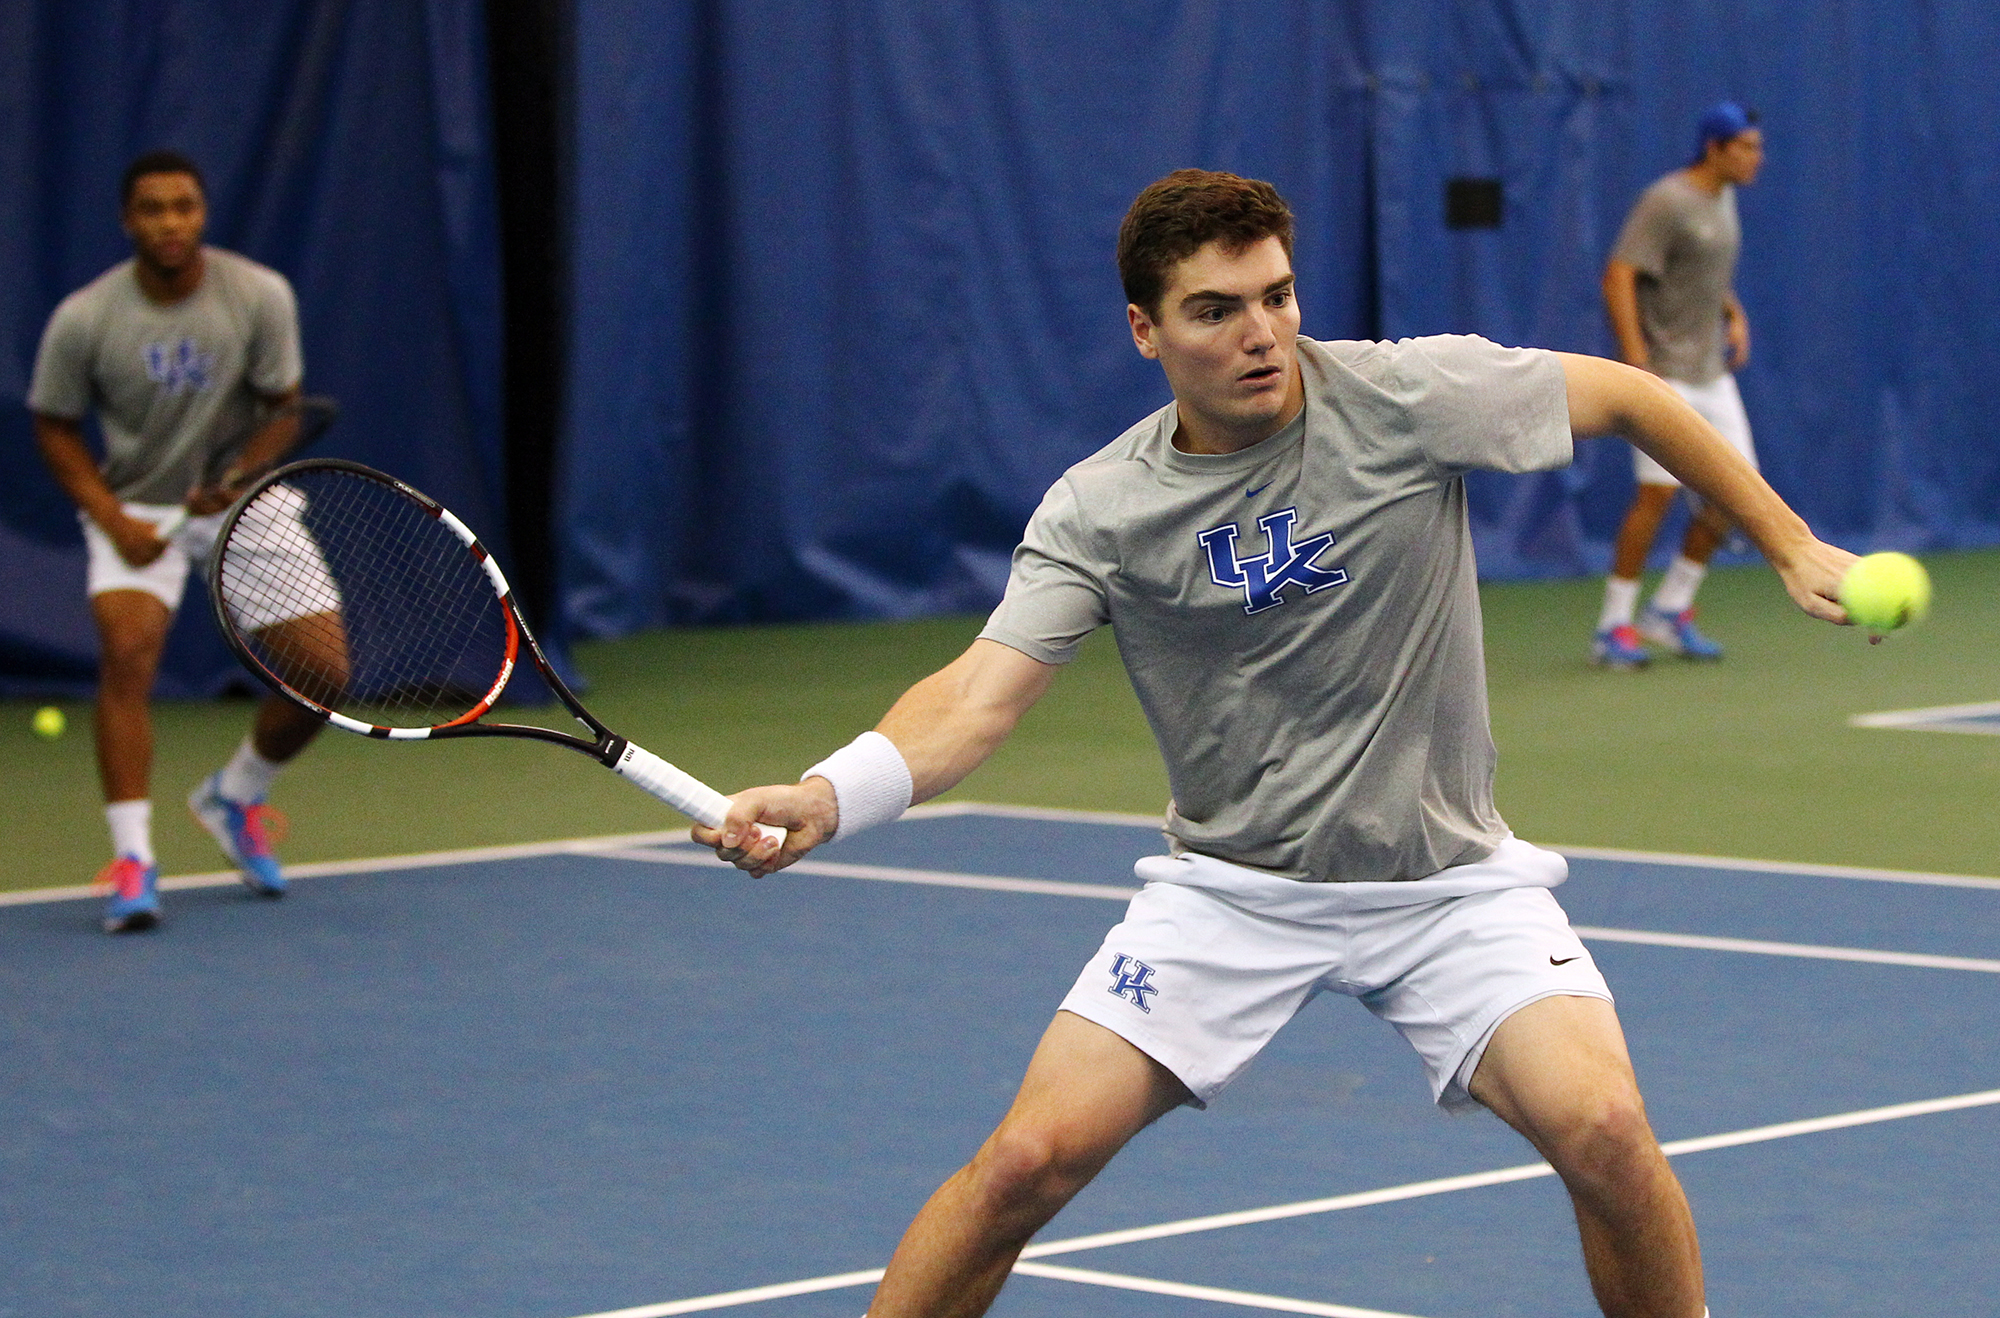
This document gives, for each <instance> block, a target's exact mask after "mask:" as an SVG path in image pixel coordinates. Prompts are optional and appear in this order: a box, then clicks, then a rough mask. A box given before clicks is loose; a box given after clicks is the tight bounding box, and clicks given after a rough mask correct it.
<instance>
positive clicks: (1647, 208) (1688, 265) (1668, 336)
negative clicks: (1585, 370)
mask: <svg viewBox="0 0 2000 1318" xmlns="http://www.w3.org/2000/svg"><path fill="white" fill-rule="evenodd" d="M1742 246H1743V226H1742V225H1741V224H1740V223H1739V222H1738V221H1737V218H1736V189H1735V188H1734V187H1732V186H1730V185H1729V184H1726V183H1725V184H1723V186H1722V192H1721V193H1720V194H1719V195H1717V196H1713V197H1711V196H1709V195H1708V193H1706V192H1704V191H1702V190H1701V189H1700V188H1698V187H1696V186H1695V185H1694V184H1692V183H1690V182H1688V180H1687V178H1686V176H1685V175H1683V174H1682V173H1681V172H1680V171H1679V170H1675V171H1674V172H1673V173H1671V174H1669V175H1667V176H1666V177H1665V178H1662V179H1659V180H1658V181H1656V182H1655V183H1654V184H1653V185H1652V186H1651V187H1649V188H1647V189H1646V190H1645V192H1643V193H1641V194H1640V196H1639V201H1638V204H1637V205H1635V206H1633V207H1632V213H1631V214H1630V215H1628V216H1627V217H1626V218H1625V228H1624V229H1623V230H1622V231H1621V232H1620V233H1619V235H1618V245H1617V247H1615V248H1614V249H1613V250H1612V253H1611V255H1612V257H1613V259H1615V260H1619V261H1623V262H1625V263H1626V264H1628V265H1631V266H1633V267H1634V268H1636V269H1637V270H1638V271H1639V287H1638V293H1639V327H1640V329H1641V331H1642V332H1643V333H1644V334H1645V336H1646V349H1647V351H1648V353H1649V354H1650V355H1651V359H1652V360H1651V365H1652V368H1653V370H1654V371H1655V372H1656V373H1658V374H1660V375H1664V376H1666V377H1668V378H1669V379H1674V380H1684V381H1686V382H1687V383H1689V384H1707V383H1708V382H1709V381H1710V380H1713V379H1716V378H1718V377H1719V376H1721V375H1723V374H1725V373H1726V372H1727V370H1728V367H1726V366H1725V365H1724V364H1723V356H1722V347H1723V333H1722V329H1723V326H1722V308H1723V305H1724V304H1725V303H1726V302H1727V301H1728V299H1729V296H1730V293H1731V291H1732V289H1733V287H1734V284H1735V279H1736V255H1737V252H1738V251H1739V250H1740V249H1741V248H1742Z"/></svg>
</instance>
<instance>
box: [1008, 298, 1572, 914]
mask: <svg viewBox="0 0 2000 1318" xmlns="http://www.w3.org/2000/svg"><path fill="white" fill-rule="evenodd" d="M1299 362H1300V367H1301V370H1302V371H1303V372H1304V376H1305V396H1306V400H1305V411H1304V412H1303V414H1302V415H1301V416H1300V417H1299V419H1298V420H1297V421H1295V422H1294V423H1293V424H1292V425H1290V426H1288V427H1287V428H1286V429H1285V430H1283V431H1281V432H1279V433H1278V434H1276V435H1273V436H1271V437H1270V438H1269V439H1266V440H1264V441H1262V442H1261V443H1258V444H1256V445H1253V446H1252V447H1250V448H1248V449H1244V450H1242V451H1241V452H1238V453H1231V454H1226V455H1220V456H1217V455H1200V454H1192V453H1183V452H1181V451H1180V450H1178V449H1176V448H1175V447H1174V446H1173V443H1172V436H1173V433H1174V430H1175V429H1176V426H1177V413H1176V411H1175V409H1174V406H1173V405H1172V404H1169V405H1168V406H1166V407H1165V408H1163V409H1161V410H1160V411H1159V412H1157V413H1155V414H1154V415H1152V416H1150V417H1148V418H1147V419H1146V420H1144V421H1142V422H1140V423H1139V424H1138V425H1136V426H1134V427H1133V428H1132V429H1130V430H1128V431H1126V432H1125V434H1123V435H1122V436H1120V437H1119V438H1118V440H1117V441H1116V442H1114V443H1113V444H1111V445H1110V446H1108V447H1107V448H1105V449H1103V450H1101V451H1099V452H1098V453H1096V454H1095V455H1093V456H1091V457H1090V458H1087V459H1086V460H1084V461H1083V462H1080V463H1078V464H1077V465H1076V466H1074V467H1072V468H1070V469H1069V471H1068V472H1067V473H1065V474H1064V476H1063V477H1062V479H1061V480H1059V481H1057V482H1056V484H1055V485H1054V486H1053V487H1052V488H1051V489H1050V490H1049V492H1048V494H1047V496H1046V497H1045V498H1044V499H1043V500H1042V505H1041V507H1040V508H1039V509H1038V510H1037V511H1036V513H1035V515H1034V517H1033V519H1032V520H1031V521H1030V522H1029V524H1028V530H1027V535H1026V537H1025V538H1024V539H1023V541H1022V543H1021V546H1020V548H1019V549H1017V550H1016V551H1015V553H1014V564H1013V574H1012V577H1011V579H1010V580H1009V582H1008V585H1007V594H1006V597H1005V598H1004V599H1003V600H1002V601H1001V603H1000V606H999V608H997V609H996V610H994V612H993V616H992V617H991V619H989V620H988V622H987V624H986V629H985V630H984V631H983V632H982V633H981V635H982V636H983V637H986V638H987V639H990V640H995V641H999V642H1000V643H1002V644H1004V645H1008V646H1011V647H1012V648H1014V649H1016V650H1019V651H1021V652H1022V653H1023V654H1026V655H1028V656H1030V657H1031V658H1034V659H1038V660H1041V661H1042V662H1044V663H1052V664H1058V663H1065V662H1067V661H1068V660H1069V659H1071V658H1072V657H1073V656H1074V655H1075V653H1076V648H1077V646H1078V644H1079V643H1081V642H1082V640H1083V638H1084V637H1085V636H1086V635H1088V634H1089V633H1090V632H1091V631H1092V630H1093V629H1095V628H1097V627H1099V626H1102V625H1104V624H1106V623H1109V624H1110V625H1111V627H1112V628H1113V631H1114V634H1115V635H1116V637H1117V640H1118V649H1119V652H1120V654H1121V655H1122V656H1123V657H1124V660H1125V667H1126V670H1127V671H1128V672H1129V673H1130V675H1131V678H1132V685H1133V686H1134V688H1135V689H1136V690H1137V691H1138V694H1139V701H1140V704H1141V705H1142V706H1143V707H1144V708H1145V711H1146V717H1147V719H1148V720H1149V721H1150V722H1151V724H1152V728H1153V733H1154V736H1155V737H1157V738H1158V740H1159V743H1160V750H1161V752H1162V754H1163V755H1164V757H1165V759H1166V764H1167V777H1168V780H1169V782H1170V784H1171V786H1172V789H1173V802H1172V804H1171V806H1170V807H1169V809H1168V814H1167V823H1166V829H1167V834H1168V837H1169V839H1170V840H1171V841H1172V842H1173V843H1174V844H1175V845H1176V846H1177V847H1179V848H1183V849H1185V850H1188V851H1194V852H1199V853H1202V854H1204V855H1209V856H1215V857H1218V858H1219V859H1222V860H1227V861H1232V862H1234V863H1237V864H1240V865H1249V866H1254V867H1257V868H1259V869H1265V870H1270V871H1272V872H1275V873H1277V874H1281V875H1284V876H1287V877H1290V878H1296V879H1303V880H1308V881H1315V882H1327V881H1335V882H1339V881H1350V882H1351V881H1382V880H1398V879H1420V878H1423V877H1425V876H1427V875H1430V874H1434V873H1436V872H1437V871H1438V870H1441V869H1444V868H1446V867H1447V866H1450V865H1458V864H1465V863H1469V862H1472V861H1476V860H1482V859H1484V858H1485V857H1486V856H1487V855H1488V854H1489V853H1490V852H1491V851H1492V850H1493V848H1494V847H1495V846H1497V845H1498V844H1499V843H1500V842H1501V841H1502V840H1503V839H1504V838H1506V836H1507V826H1506V825H1505V824H1504V823H1503V822H1502V821H1501V819H1500V816H1499V814H1498V812H1497V811H1495V809H1494V808H1493V766H1494V759H1495V754H1494V749H1493V738H1492V734H1491V732H1490V730H1489V728H1488V724H1487V710H1486V664H1485V656H1484V654H1483V652H1482V649H1481V639H1480V622H1479V595H1478V589H1477V580H1476V576H1475V569H1474V564H1473V559H1472V538H1471V534H1470V532H1469V531H1468V529H1467V525H1466V510H1465V482H1464V480H1463V475H1464V473H1465V472H1466V471H1468V470H1471V469H1473V468H1489V469H1494V470H1499V471H1540V470H1546V469H1550V468H1555V467H1561V466H1564V465H1566V464H1568V463H1569V461H1570V460H1571V457H1572V443H1571V438H1570V431H1569V403H1568V392H1567V388H1566V385H1565V382H1564V378H1563V371H1562V365H1561V363H1560V362H1558V361H1557V360H1556V358H1555V356H1554V354H1552V353H1548V352H1543V351H1534V350H1525V349H1515V348H1502V347H1499V346H1497V345H1495V344H1492V343H1489V342H1487V341H1486V340H1484V339H1480V338H1473V337H1464V336H1455V335H1446V336H1439V337H1436V338H1423V339H1405V340H1402V341H1401V342H1398V343H1346V342H1341V343H1319V342H1315V341H1313V340H1311V339H1300V340H1299Z"/></svg>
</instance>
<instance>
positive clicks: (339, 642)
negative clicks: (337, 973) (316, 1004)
mask: <svg viewBox="0 0 2000 1318" xmlns="http://www.w3.org/2000/svg"><path fill="white" fill-rule="evenodd" d="M257 641H258V643H259V646H260V647H261V648H262V649H263V650H264V652H265V653H266V654H268V655H269V656H270V657H271V660H272V662H273V664H274V666H276V667H277V668H278V669H279V673H280V676H282V677H283V678H284V679H285V680H286V681H288V682H290V683H291V684H292V685H293V686H294V687H295V688H297V689H299V690H301V691H304V692H305V693H306V694H308V695H311V696H314V697H316V698H320V699H323V700H327V701H332V700H334V698H335V696H336V694H337V693H338V692H339V691H340V690H341V689H342V688H343V687H344V686H345V685H346V683H347V672H348V663H347V638H346V633H345V631H344V630H343V628H342V624H341V619H340V615H339V614H337V613H324V614H309V615H307V616H304V617H300V618H292V619H288V620H286V621H284V622H280V623H274V624H272V625H271V626H269V627H266V628H264V629H263V630H262V631H260V632H259V633H258V634H257ZM324 726H325V722H324V720H322V719H321V718H320V717H319V716H318V715H317V714H314V713H312V712H310V711H308V710H306V709H304V708H301V707H300V706H298V705H296V704H294V703H292V701H290V700H288V699H286V698H285V697H283V696H280V695H278V694H276V693H275V692H274V693H272V694H271V695H267V696H265V697H264V699H263V701H262V703H260V704H259V705H258V707H257V715H256V718H255V719H254V720H253V722H252V724H251V728H250V735H249V736H248V737H246V738H244V740H243V743H242V744H241V745H239V746H238V747H237V748H236V753H235V754H234V755H233V756H231V757H230V760H229V763H228V764H226V765H224V766H223V767H222V768H221V769H220V770H219V771H218V772H216V773H214V774H211V775H210V776H209V777H207V778H205V779H203V780H202V781H201V782H200V783H199V784H197V785H196V787H195V789H194V791H193V792H192V793H191V794H190V795H189V796H188V809H189V810H190V811H191V812H192V813H193V814H194V817H195V820H196V822H198V823H199V824H200V825H201V826H202V827H203V828H205V829H207V830H208V832H209V834H210V835H211V836H212V837H214V838H215V840H216V843H217V845H219V846H220V847H221V848H222V852H223V854H224V855H225V856H227V857H228V858H229V860H230V863H232V864H234V865H235V866H236V867H237V868H238V869H239V870H241V871H242V873H243V881H244V883H245V884H247V885H248V886H249V887H250V888H251V890H253V891H255V892H257V893H260V894H262V895H264V896H266V897H277V896H280V895H282V894H283V893H284V891H285V878H284V870H283V868H282V867H281V866H280V865H279V864H278V857H277V854H276V853H275V851H274V850H273V847H274V846H275V845H276V843H277V841H278V838H277V837H276V836H274V832H275V831H279V830H276V829H274V818H273V815H272V812H271V811H270V810H269V808H268V807H267V806H266V805H265V804H264V800H265V798H266V797H267V796H268V795H269V794H270V791H271V785H272V783H273V782H275V781H276V779H277V776H278V771H279V770H280V769H282V768H283V767H284V766H285V765H286V763H288V762H289V761H290V760H291V759H292V758H293V757H294V756H296V755H297V754H298V753H299V752H300V751H302V750H304V749H305V748H306V747H307V746H308V745H310V744H311V742H312V740H313V738H314V737H317V736H318V735H319V731H320V729H321V728H322V727H324Z"/></svg>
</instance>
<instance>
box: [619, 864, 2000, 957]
mask: <svg viewBox="0 0 2000 1318" xmlns="http://www.w3.org/2000/svg"><path fill="white" fill-rule="evenodd" d="M590 854H591V855H593V856H599V857H602V858H604V859H606V860H638V861H645V862H647V863H649V864H654V865H692V866H696V867H699V868H704V869H733V868H734V866H732V865H730V864H729V862H727V861H724V860H718V859H717V858H716V856H715V853H714V852H712V851H708V850H706V849H704V848H701V847H696V846H668V847H652V848H636V847H619V848H611V849H606V850H603V851H593V852H591V853H590ZM786 872H787V873H797V874H816V875H821V876H824V877H826V878H835V879H866V880H869V881H871V882H875V883H915V884H921V885H925V886H928V887H937V888H974V889H979V890H982V891H986V892H1031V893H1042V894H1045V895H1048V896H1052V897H1093V898H1099V899H1103V900H1108V901H1119V902H1123V901H1130V900H1131V899H1132V894H1133V893H1135V892H1137V891H1139V890H1138V889H1137V888H1125V887H1119V886H1117V885H1114V884H1109V883H1063V882H1060V881H1058V880H1055V879H1017V878H1008V877H1006V876H1003V875H998V874H958V873H954V872H952V871H950V870H920V869H904V868H902V867H900V866H896V865H851V864H848V863H846V862H844V861H833V860H815V859H812V858H811V857H808V858H807V859H805V860H802V861H799V862H797V863H796V864H794V865H792V866H790V867H789V868H788V869H787V870H786ZM1571 927H1572V928H1574V929H1575V930H1576V933H1577V936H1578V937H1580V938H1589V939H1595V940H1597V941H1599V942H1606V943H1643V944H1647V945H1650V946H1653V947H1685V948H1693V949H1698V950H1700V951H1704V952H1744V953H1750V954H1752V955H1756V956H1792V957H1805V958H1808V959H1811V960H1818V961H1849V962H1859V963H1863V964H1869V965H1878V966H1916V967H1919V968H1921V969H1925V970H1971V971H1978V972H1981V973H1984V974H1989V975H2000V961H1991V960H1986V959H1984V958H1981V957H1970V956H1937V955H1934V954H1932V953H1929V952H1886V951H1877V950H1876V949H1874V948H1869V947H1821V946H1817V945H1814V944H1811V943H1774V942H1769V941H1766V940H1763V939H1756V938H1722V937H1717V936H1714V935H1710V934H1673V933H1661V932H1656V931H1653V930H1649V929H1607V928H1603V927H1600V926H1596V925H1586V924H1579V925H1573V926H1571Z"/></svg>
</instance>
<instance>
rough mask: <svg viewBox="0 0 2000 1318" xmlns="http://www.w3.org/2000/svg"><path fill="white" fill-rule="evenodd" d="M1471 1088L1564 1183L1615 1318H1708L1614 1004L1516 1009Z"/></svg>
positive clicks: (1690, 1243)
mask: <svg viewBox="0 0 2000 1318" xmlns="http://www.w3.org/2000/svg"><path fill="white" fill-rule="evenodd" d="M1471 1090H1472V1096H1473V1097H1474V1098H1476V1099H1478V1100H1479V1101H1480V1102H1481V1103H1484V1104H1485V1105H1486V1106H1487V1107H1488V1108H1491V1109H1492V1110H1493V1111H1494V1113H1496V1114H1497V1115H1498V1116H1499V1117H1500V1118H1501V1119H1502V1120H1503V1121H1505V1122H1506V1123H1507V1124H1508V1125H1510V1126H1512V1127H1513V1128H1514V1129H1516V1130H1518V1131H1520V1132H1521V1133H1522V1134H1523V1135H1525V1136H1527V1138H1528V1141H1529V1142H1530V1143H1531V1144H1533V1145H1534V1146H1535V1148H1536V1149H1537V1150H1539V1151H1540V1152H1541V1154H1542V1156H1543V1157H1545V1158H1547V1159H1548V1160H1549V1163H1550V1165H1551V1166H1553V1167H1554V1168H1555V1169H1556V1173H1557V1174H1558V1175H1559V1176H1561V1177H1562V1180H1563V1184H1564V1185H1565V1186H1567V1187H1568V1189H1569V1193H1570V1199H1571V1201H1572V1202H1573V1204H1574V1205H1575V1208H1576V1221H1577V1229H1578V1231H1579V1232H1580V1234H1581V1235H1582V1238H1583V1259H1584V1266H1585V1267H1586V1268H1587V1269H1588V1270H1589V1272H1590V1284H1591V1288H1592V1290H1593V1291H1595V1292H1596V1295H1597V1303H1598V1306H1599V1307H1600V1308H1602V1309H1603V1310H1604V1312H1605V1314H1606V1315H1608V1318H1701V1315H1702V1313H1703V1302H1702V1280H1701V1249H1700V1246H1699V1245H1698V1244H1697V1242H1696V1240H1695V1231H1694V1218H1693V1216H1692V1215H1691V1214H1690V1213H1689V1211H1688V1204H1687V1196H1686V1195H1684V1194H1683V1193H1682V1192H1681V1186H1680V1181H1679V1180H1678V1179H1676V1178H1675V1176H1674V1173H1673V1169H1672V1168H1671V1167H1669V1166H1668V1165H1667V1158H1666V1155H1665V1154H1663V1153H1661V1152H1660V1146H1659V1142H1658V1141H1657V1140H1656V1139H1655V1138H1654V1137H1653V1131H1652V1127H1651V1126H1650V1125H1649V1124H1647V1121H1646V1109H1645V1105H1644V1103H1643V1102H1642V1101H1641V1100H1640V1097H1639V1085H1638V1081H1637V1080H1636V1079H1635V1078H1634V1077H1633V1074H1632V1063H1631V1059H1630V1057H1629V1055H1628V1054H1627V1053H1626V1051H1625V1036H1624V1033H1623V1031H1621V1030H1620V1029H1619V1026H1618V1016H1617V1013H1616V1012H1614V1011H1613V1010H1612V1007H1611V1004H1610V1003H1608V1002H1606V1001H1604V1000H1603V999H1601V998H1580V997H1554V998H1543V999H1542V1000H1541V1001H1539V1002H1534V1003H1530V1004H1529V1005H1528V1006H1526V1007H1523V1008H1521V1010H1519V1011H1517V1012H1515V1013H1514V1014H1513V1015H1512V1016H1510V1017H1508V1018H1507V1020H1506V1021H1504V1022H1503V1023H1502V1024H1501V1026H1500V1028H1499V1030H1497V1031H1496V1032H1495V1033H1494V1035H1493V1038H1492V1040H1491V1042H1489V1043H1488V1044H1487V1047H1486V1053H1485V1056H1484V1057H1483V1058H1481V1060H1480V1063H1479V1069H1478V1070H1477V1071H1476V1072H1475V1073H1474V1075H1473V1077H1472V1084H1471Z"/></svg>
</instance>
